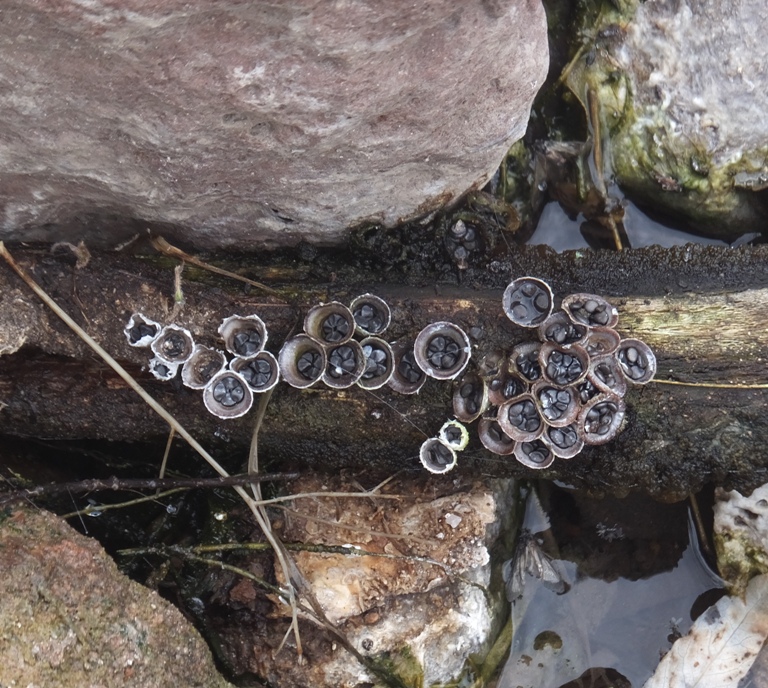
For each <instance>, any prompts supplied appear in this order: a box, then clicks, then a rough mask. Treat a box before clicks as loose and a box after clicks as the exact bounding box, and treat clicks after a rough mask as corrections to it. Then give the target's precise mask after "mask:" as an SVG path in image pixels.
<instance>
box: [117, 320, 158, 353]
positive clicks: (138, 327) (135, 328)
mask: <svg viewBox="0 0 768 688" xmlns="http://www.w3.org/2000/svg"><path fill="white" fill-rule="evenodd" d="M162 328H163V327H162V325H161V324H160V323H157V322H155V321H154V320H151V319H150V318H148V317H147V316H146V315H144V314H143V313H134V314H133V315H131V317H130V318H129V320H128V324H127V325H126V326H125V329H124V330H123V332H124V333H125V338H126V339H127V340H128V344H129V345H130V346H135V347H139V348H143V347H147V346H149V345H150V344H151V343H152V341H153V340H154V339H155V337H157V335H158V334H159V333H160V330H161V329H162Z"/></svg>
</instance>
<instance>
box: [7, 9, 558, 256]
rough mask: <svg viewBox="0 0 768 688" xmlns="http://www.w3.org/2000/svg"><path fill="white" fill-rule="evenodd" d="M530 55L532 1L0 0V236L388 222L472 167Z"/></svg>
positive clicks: (283, 231) (530, 87) (474, 175)
mask: <svg viewBox="0 0 768 688" xmlns="http://www.w3.org/2000/svg"><path fill="white" fill-rule="evenodd" d="M547 63H548V52H547V37H546V22H545V16H544V12H543V9H542V7H541V3H540V2H539V0H472V1H471V2H468V3H460V4H457V3H454V2H451V1H450V0H438V1H437V2H431V3H412V2H405V0H386V1H384V2H334V3H316V2H310V1H309V0H294V1H293V2H290V3H243V2H240V1H239V0H220V1H219V2H216V3H209V4H203V5H199V4H194V3H193V4H190V3H188V2H186V1H182V0H119V1H115V0H109V1H108V0H91V1H89V2H78V1H76V0H63V1H62V2H57V3H30V2H26V1H25V0H6V1H5V2H3V3H2V5H0V132H2V135H0V163H1V164H0V209H2V213H0V238H4V239H6V240H8V239H25V240H36V239H44V240H52V239H55V240H57V239H62V238H66V239H75V238H79V237H81V236H83V235H84V234H85V238H86V239H88V240H89V241H91V242H94V241H95V240H96V239H97V238H100V239H101V240H102V241H116V240H118V239H120V238H121V236H122V235H127V234H130V233H132V232H134V231H138V230H139V229H142V228H144V227H145V226H147V225H152V226H155V227H162V228H163V230H164V231H165V232H166V233H167V234H171V235H172V234H174V233H175V234H176V235H177V236H178V235H181V234H183V236H184V237H185V238H186V239H187V240H188V241H190V242H192V243H195V244H197V245H198V246H202V247H205V246H223V245H236V246H243V247H247V246H253V245H254V244H258V245H260V246H263V245H270V244H288V243H293V242H296V241H298V240H300V239H309V240H312V241H315V242H324V243H329V242H333V241H334V240H338V239H339V238H340V237H341V236H342V235H343V233H344V230H345V229H347V228H348V227H350V226H352V225H355V224H357V223H362V222H364V221H368V220H371V221H376V222H383V223H385V224H387V225H392V224H394V223H397V222H398V221H400V220H403V219H405V218H410V217H413V216H417V215H419V214H422V213H425V212H427V211H430V210H432V209H434V208H436V207H439V206H441V205H442V204H444V203H446V202H448V201H451V200H452V199H455V198H456V197H457V196H458V195H459V194H461V193H463V192H464V191H466V190H467V189H468V188H470V187H472V186H473V185H479V184H481V183H483V182H484V180H486V179H487V178H488V176H489V175H490V174H491V173H492V172H493V170H494V168H495V167H496V166H497V165H498V163H499V161H500V159H501V158H502V156H503V155H504V153H505V152H506V150H507V148H508V147H509V146H510V144H511V143H512V142H514V141H515V140H516V139H518V138H519V137H520V136H521V135H522V134H523V132H524V131H525V127H526V123H527V119H528V113H529V108H530V104H531V100H532V98H533V96H534V94H535V93H536V91H537V90H538V88H539V86H540V85H541V84H542V82H543V80H544V77H545V75H546V69H547ZM130 219H133V220H134V221H133V222H130V221H129V220H130Z"/></svg>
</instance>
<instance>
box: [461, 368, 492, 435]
mask: <svg viewBox="0 0 768 688" xmlns="http://www.w3.org/2000/svg"><path fill="white" fill-rule="evenodd" d="M488 404H489V399H488V385H487V383H486V382H485V379H484V378H483V377H482V376H481V375H479V374H478V373H476V372H474V371H470V372H468V373H466V374H465V375H464V377H462V378H461V380H459V382H457V383H456V385H455V386H454V389H453V415H454V416H456V418H457V420H460V421H461V422H462V423H471V422H473V421H475V420H477V419H478V418H479V417H480V415H481V414H482V413H483V412H484V411H485V410H486V409H487V408H488Z"/></svg>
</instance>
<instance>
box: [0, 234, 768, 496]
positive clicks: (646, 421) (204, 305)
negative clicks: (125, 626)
mask: <svg viewBox="0 0 768 688" xmlns="http://www.w3.org/2000/svg"><path fill="white" fill-rule="evenodd" d="M13 252H14V254H15V257H16V258H17V260H18V261H19V262H20V263H22V264H23V265H24V266H25V267H26V268H27V269H29V271H30V272H31V273H32V274H33V275H34V277H35V279H36V280H37V281H38V282H39V283H40V284H41V286H42V287H43V288H44V289H46V291H48V292H49V293H50V295H51V296H53V298H55V299H56V300H57V301H58V302H59V303H60V305H62V306H63V307H64V308H65V310H67V311H68V312H69V313H70V315H72V316H73V317H75V319H76V320H78V322H80V323H81V325H82V326H83V327H84V328H85V329H86V330H87V331H88V332H90V333H91V334H92V335H93V336H94V337H95V338H96V339H97V340H98V341H99V342H100V343H101V344H102V346H103V347H104V348H105V349H107V350H108V351H110V352H111V353H112V355H113V356H114V357H115V358H117V359H118V360H119V361H120V362H121V363H122V364H123V365H124V366H126V367H127V368H128V369H129V371H130V372H131V373H132V374H133V375H134V376H135V377H136V379H137V380H139V382H140V383H141V384H142V385H143V386H144V387H145V388H146V389H148V390H149V391H150V393H151V394H152V395H153V396H154V397H155V398H156V399H158V400H159V401H160V402H161V403H162V404H163V405H164V406H165V407H166V408H167V409H168V410H169V411H170V412H171V413H173V414H174V415H175V416H176V417H177V419H178V420H179V421H180V422H181V423H182V424H183V425H184V426H185V427H186V428H187V429H188V430H190V432H192V433H193V434H194V435H195V436H196V437H197V438H198V439H199V440H200V441H202V442H203V444H205V445H207V446H210V447H211V448H212V449H213V450H215V451H219V452H225V451H226V452H227V453H230V454H232V453H242V455H243V456H245V454H246V450H247V445H248V442H249V440H250V435H251V427H252V422H253V420H252V419H253V415H254V414H253V412H251V413H250V414H248V415H247V416H245V417H243V418H241V419H237V420H232V421H221V420H218V419H216V418H214V417H213V416H211V415H210V414H208V413H207V411H206V410H205V408H204V406H203V403H202V399H201V395H200V393H199V392H195V391H193V390H190V389H187V388H184V387H182V386H180V384H178V383H177V382H171V383H161V382H158V381H156V380H154V379H153V378H152V377H151V375H150V374H149V373H148V372H147V371H146V370H145V368H144V367H145V365H146V363H147V361H148V358H149V357H148V355H147V352H146V351H145V350H141V349H134V348H131V347H129V346H128V345H127V343H126V340H125V337H124V334H123V328H124V326H125V324H126V322H127V320H128V318H129V317H130V315H131V313H133V312H135V311H140V312H143V313H144V314H146V315H147V316H149V317H151V318H153V319H155V320H157V321H160V322H168V321H169V319H170V318H171V315H172V311H173V305H174V302H173V298H172V297H173V291H174V288H173V269H172V268H173V266H174V265H176V264H177V263H175V262H172V261H168V260H165V259H158V258H157V256H156V255H152V256H149V257H140V256H132V255H122V254H115V253H100V254H94V255H93V256H92V257H91V260H90V262H89V263H88V264H87V265H86V266H85V267H83V268H81V269H77V268H75V266H74V265H73V261H72V260H71V259H70V257H69V256H68V255H66V254H64V255H61V254H57V255H51V253H50V252H49V251H47V250H46V251H43V250H40V251H33V250H21V249H19V248H16V249H15V250H14V251H13ZM766 258H768V250H766V247H749V248H745V249H714V248H704V247H684V248H680V249H672V250H659V249H643V250H636V251H625V252H622V253H609V252H570V253H567V254H562V255H555V254H553V253H551V252H550V251H548V250H542V249H538V248H530V249H525V250H520V251H519V252H518V251H516V252H515V253H514V254H507V255H506V256H504V257H503V258H499V259H493V260H489V261H487V262H486V263H484V264H483V265H482V266H479V267H474V268H473V267H470V268H469V269H468V270H466V271H464V272H461V273H459V272H453V271H445V270H444V271H442V272H439V273H435V274H437V275H438V276H437V277H436V276H435V274H432V275H430V274H427V273H426V272H424V271H420V272H408V271H407V270H403V269H402V267H398V268H393V267H392V266H391V265H385V266H383V267H382V269H380V270H379V269H376V268H373V267H371V265H373V264H374V263H375V260H374V259H373V258H372V259H371V260H370V261H368V262H366V261H365V260H362V261H357V262H353V263H349V262H342V261H339V262H338V263H335V262H334V258H333V256H332V255H330V254H328V255H325V254H321V255H319V256H317V255H314V256H313V257H312V260H310V261H301V260H298V259H297V258H296V256H293V255H290V256H287V257H286V255H285V254H282V255H280V256H268V257H266V258H265V257H260V258H257V259H254V257H251V256H249V257H247V258H244V257H242V256H240V257H236V258H235V259H232V258H231V257H230V258H229V259H227V260H222V261H221V262H219V264H226V265H228V267H229V268H230V269H234V270H236V271H238V272H240V273H241V274H244V275H247V276H250V277H252V278H253V279H256V280H259V281H263V282H266V283H267V284H269V285H270V286H271V287H274V288H277V289H278V290H280V291H281V293H282V294H283V295H284V297H285V298H283V299H279V298H276V297H274V296H270V295H267V296H264V295H262V294H260V293H258V290H256V289H250V290H248V289H246V290H244V289H243V285H242V284H239V283H236V282H233V281H232V280H229V279H227V278H223V277H218V276H211V275H210V274H208V273H206V272H204V271H201V270H199V269H197V268H195V269H192V268H187V269H186V270H185V272H184V279H183V283H182V286H183V294H184V305H183V307H181V309H180V310H179V311H178V313H176V314H175V315H174V318H173V321H174V322H177V323H179V324H181V325H183V326H185V327H188V328H189V329H190V330H191V331H192V332H193V334H194V335H195V337H196V339H197V340H198V341H201V342H202V343H207V344H213V345H215V344H216V340H217V334H216V329H217V327H218V325H219V323H220V322H221V320H222V319H223V318H224V317H226V316H228V315H231V314H233V313H240V314H246V313H252V312H257V313H259V314H260V315H261V316H262V318H263V319H264V320H265V322H266V323H267V326H268V328H269V342H268V344H267V348H268V349H269V350H271V351H273V352H274V353H277V351H278V350H279V348H280V346H281V344H282V342H283V341H284V339H285V338H286V337H287V336H289V335H290V333H291V332H294V331H298V330H300V329H301V326H302V325H301V323H302V319H303V315H304V312H305V311H306V309H307V308H308V307H309V306H311V305H314V304H315V303H317V302H319V301H327V300H331V299H338V300H340V301H342V302H347V303H348V302H349V301H350V300H351V299H352V298H353V297H354V296H356V295H357V294H360V293H364V292H368V291H370V292H373V293H376V294H378V295H379V296H382V297H383V298H385V299H386V300H387V301H388V302H389V304H390V306H391V307H392V311H393V322H392V325H391V327H390V330H389V331H388V333H387V338H388V339H389V340H391V341H394V340H397V339H401V338H403V339H405V338H413V337H414V336H415V335H416V334H417V333H418V331H419V330H420V329H421V328H422V327H424V326H425V325H427V324H429V323H430V322H434V321H436V320H451V321H453V322H455V323H457V324H458V325H460V326H461V327H463V328H464V329H465V330H466V331H467V332H469V333H470V336H471V338H472V341H473V362H479V361H481V360H482V359H483V357H484V356H485V355H486V354H488V353H491V352H493V351H494V350H499V349H504V350H508V349H511V348H512V346H514V345H515V344H517V343H518V342H520V341H524V340H528V339H532V338H533V337H532V334H531V332H528V331H523V330H521V329H519V328H515V327H514V326H513V325H512V324H511V323H510V321H509V320H508V319H507V318H506V317H505V316H504V315H503V313H502V311H501V294H502V291H503V288H504V286H505V285H506V284H507V282H508V281H509V280H510V279H512V278H514V277H517V276H520V275H523V274H532V275H536V276H538V277H541V278H543V279H546V280H547V281H549V282H550V284H551V285H552V287H553V290H554V291H555V293H556V295H559V296H564V295H566V294H568V293H572V292H575V291H590V292H594V293H598V294H601V295H603V296H605V297H606V298H608V299H609V300H610V301H611V302H612V303H614V304H615V305H616V306H617V307H618V309H619V313H620V319H619V324H618V326H617V329H618V330H619V332H620V333H621V334H622V336H633V337H639V338H640V339H643V340H644V341H646V342H647V343H648V344H649V345H650V346H651V347H652V348H653V349H654V351H655V353H656V356H657V359H658V363H659V372H658V375H657V380H658V382H653V383H651V384H650V385H648V386H646V387H642V388H639V387H636V388H631V389H630V391H629V392H628V394H627V397H626V401H627V406H628V413H627V418H628V422H627V425H626V428H625V430H624V431H623V432H622V434H621V435H620V436H619V437H618V439H617V440H615V441H614V442H611V443H609V444H607V445H605V446H602V447H589V448H587V449H585V450H584V451H583V452H582V453H581V454H580V455H579V456H577V457H576V458H575V459H573V460H569V461H564V460H558V461H556V462H555V464H554V465H553V466H552V467H551V469H548V470H546V471H543V472H539V473H538V474H537V475H539V476H542V477H548V478H554V479H558V480H561V481H563V482H565V483H568V484H573V485H577V486H579V487H583V488H586V489H589V490H591V491H592V492H594V493H601V492H609V493H614V494H616V493H622V492H626V491H629V490H642V491H646V492H649V493H651V494H654V495H657V496H660V497H664V498H669V499H673V498H679V497H681V496H683V495H685V494H686V493H687V492H688V491H690V490H695V489H698V488H700V487H701V486H702V485H703V484H705V483H708V482H714V483H716V484H720V485H725V486H727V487H738V488H741V489H747V488H748V487H751V486H754V485H757V484H761V483H764V482H766V481H767V480H768V468H767V467H766V460H765V458H764V457H765V447H766V444H768V425H767V424H766V417H767V416H768V413H767V412H768V390H764V389H738V388H730V389H725V388H714V387H706V386H704V387H680V386H670V385H666V384H663V383H662V382H663V381H664V380H673V381H688V382H698V383H718V384H723V383H748V384H752V385H754V384H759V383H765V384H768V367H767V366H766V361H768V328H766V326H765V318H766V314H768V260H766ZM233 266H234V267H233ZM0 354H3V355H0V433H2V434H4V435H6V436H14V437H34V438H44V439H49V440H63V439H67V440H69V439H104V440H126V441H133V442H146V443H151V444H156V445H157V446H158V447H160V446H161V443H164V441H165V438H166V436H167V427H166V426H165V424H164V422H163V421H162V420H161V419H159V418H158V417H157V416H155V415H154V413H153V412H152V411H151V410H150V409H149V408H148V407H147V406H146V405H145V404H144V403H143V402H142V401H141V400H140V399H139V398H138V397H137V396H136V395H135V394H134V393H133V392H132V391H131V390H130V389H129V388H128V387H127V386H126V384H125V383H124V382H123V381H122V380H121V379H120V378H119V377H118V376H116V375H115V374H114V373H113V372H112V371H111V370H109V369H108V368H107V367H106V366H105V365H104V364H103V363H102V362H101V361H100V360H99V359H98V358H97V357H95V355H94V354H93V353H92V352H91V351H90V349H88V348H87V347H85V345H84V344H82V343H81V342H79V340H77V339H76V338H75V336H74V335H73V334H72V333H71V332H70V331H69V330H68V329H67V328H66V327H65V326H64V325H63V323H61V322H60V321H59V320H58V319H57V318H56V316H55V315H53V314H52V313H51V312H50V311H48V310H47V309H46V308H45V307H44V306H42V304H40V302H39V301H38V300H37V298H36V297H35V296H34V294H32V293H31V292H30V291H29V289H28V288H27V287H26V286H25V285H24V284H23V283H22V282H21V281H20V280H19V279H18V278H17V277H16V275H14V274H13V273H12V272H11V270H10V269H9V268H8V267H7V266H6V265H5V264H2V265H0ZM451 394H452V385H451V383H446V382H438V381H435V380H429V381H428V382H427V385H426V386H425V387H424V389H423V390H422V392H421V393H420V394H418V395H414V396H403V395H399V394H396V393H395V392H393V391H391V390H389V389H387V388H385V389H382V390H378V391H375V392H366V391H364V390H362V389H359V388H356V387H355V388H351V389H349V390H343V391H332V390H330V389H327V388H324V387H320V386H318V387H313V388H311V389H309V390H303V391H301V390H296V389H293V388H290V387H288V386H287V385H286V384H280V385H279V386H278V388H276V390H275V392H274V394H273V396H272V398H271V400H270V402H269V405H268V407H267V411H266V416H265V420H264V425H263V427H262V431H261V435H260V441H261V444H260V447H261V457H262V459H263V461H265V462H266V463H267V465H268V466H269V468H270V469H271V470H288V469H292V468H296V467H301V466H306V465H311V466H314V467H319V468H321V469H325V470H329V471H337V470H340V469H343V468H354V469H360V468H363V469H365V470H367V471H370V472H371V474H377V475H378V474H384V473H387V472H392V471H394V470H399V469H406V470H420V467H419V464H418V458H417V455H418V449H419V446H420V445H421V443H422V441H423V440H424V439H425V437H426V436H431V435H433V434H435V433H436V432H437V430H438V429H439V427H440V426H441V425H442V423H443V422H444V421H445V420H447V419H448V418H450V417H451V416H452V411H451V401H450V400H451ZM470 431H471V435H472V440H471V443H470V447H469V449H468V450H467V451H465V452H464V453H463V454H462V455H460V466H459V470H462V471H474V472H477V471H480V472H482V473H484V474H493V475H499V476H502V475H503V476H507V475H519V476H523V475H528V476H531V475H533V474H534V473H535V472H533V471H530V470H528V469H525V468H524V467H522V466H521V465H519V464H518V463H517V462H516V461H515V460H514V459H511V458H504V457H497V456H494V455H492V454H490V453H489V452H487V451H485V450H484V449H483V448H482V446H481V445H480V443H479V441H478V440H477V438H476V437H475V432H474V430H473V429H470Z"/></svg>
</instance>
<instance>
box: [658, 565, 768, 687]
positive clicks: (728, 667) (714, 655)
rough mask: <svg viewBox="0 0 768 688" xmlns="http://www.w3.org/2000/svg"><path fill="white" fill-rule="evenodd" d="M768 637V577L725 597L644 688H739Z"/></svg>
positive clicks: (708, 612)
mask: <svg viewBox="0 0 768 688" xmlns="http://www.w3.org/2000/svg"><path fill="white" fill-rule="evenodd" d="M766 637H768V575H761V576H756V577H755V578H753V579H752V580H751V581H750V583H749V585H748V586H747V589H746V592H745V596H744V598H741V597H723V598H722V599H721V600H720V601H719V602H718V603H717V604H716V605H714V606H713V607H710V608H709V609H708V610H707V611H706V612H704V614H702V615H701V616H700V617H699V618H698V619H697V620H696V622H695V623H694V624H693V626H692V628H691V630H690V632H689V633H688V635H686V636H684V637H683V638H680V639H679V640H678V641H676V642H675V644H674V645H673V646H672V649H671V650H670V651H669V652H668V653H667V654H666V655H665V657H664V659H662V660H661V663H660V664H659V666H658V668H657V669H656V672H655V673H654V674H653V676H651V678H650V679H649V680H648V681H647V682H646V684H645V687H644V688H730V687H731V686H732V687H733V688H737V686H738V684H739V681H740V680H741V679H742V678H743V677H744V676H745V675H746V674H747V672H748V671H749V669H750V667H751V666H752V663H753V662H754V661H755V658H756V657H757V655H758V653H759V652H760V649H761V648H762V646H763V643H764V642H765V639H766Z"/></svg>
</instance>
